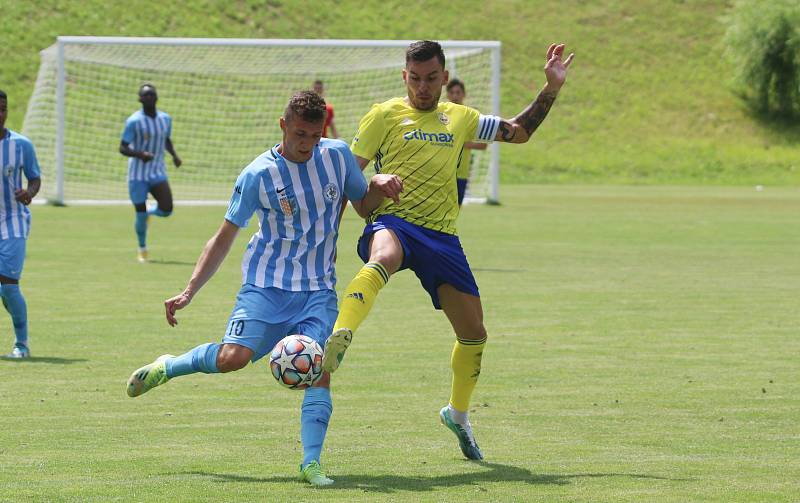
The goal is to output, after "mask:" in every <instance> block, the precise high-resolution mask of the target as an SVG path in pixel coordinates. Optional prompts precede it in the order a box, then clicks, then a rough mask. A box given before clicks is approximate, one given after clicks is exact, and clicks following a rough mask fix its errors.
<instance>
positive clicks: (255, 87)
mask: <svg viewBox="0 0 800 503" xmlns="http://www.w3.org/2000/svg"><path fill="white" fill-rule="evenodd" d="M445 47H446V51H445V52H446V57H447V67H448V69H449V70H450V73H451V77H456V76H457V77H458V78H459V79H461V80H462V81H464V82H465V84H466V88H467V101H466V104H467V105H470V106H472V107H474V108H477V109H478V110H481V111H482V112H483V113H487V114H488V113H491V112H492V110H491V108H490V107H491V103H492V87H491V82H492V78H491V64H490V55H491V49H485V48H475V47H462V48H459V47H448V46H445ZM404 54H405V49H404V47H379V46H376V47H361V46H359V47H335V46H332V47H329V46H286V45H277V46H270V45H262V46H242V45H233V46H229V45H175V44H165V45H158V44H148V45H141V44H135V43H130V44H128V43H119V42H117V43H113V44H99V43H75V42H69V43H65V44H64V70H65V80H64V85H65V101H64V107H65V108H64V123H63V137H64V162H63V180H64V183H63V193H64V197H63V199H64V200H65V201H66V202H67V203H70V202H74V203H78V202H98V203H102V202H127V201H128V192H127V158H125V157H123V156H122V155H120V153H119V151H118V148H119V143H120V137H121V133H122V129H123V126H124V123H125V120H126V118H127V117H128V116H129V115H130V114H131V113H133V112H134V111H136V110H138V109H139V108H140V104H139V103H138V96H137V92H138V89H139V87H140V86H141V85H142V84H143V83H152V84H153V85H155V87H156V89H157V90H158V96H159V101H158V105H157V106H158V108H159V110H163V111H165V112H167V113H168V114H170V115H171V116H172V119H173V130H172V141H173V144H174V145H175V149H176V151H177V152H178V154H179V155H180V156H181V158H182V159H183V166H182V167H181V168H179V169H176V168H175V167H174V166H173V165H172V163H171V159H170V157H169V155H167V156H166V159H165V160H166V163H167V172H168V176H169V180H170V185H171V187H172V192H173V196H174V198H175V199H176V201H179V202H180V201H184V202H198V203H202V202H225V201H227V200H228V198H229V196H230V191H231V187H232V186H233V182H234V180H235V178H236V176H237V175H238V173H239V172H240V171H241V170H242V168H243V167H244V166H246V165H247V164H248V163H249V162H250V161H251V160H252V159H253V158H254V157H256V156H257V155H259V154H261V153H262V152H263V151H265V150H266V149H268V148H270V147H271V146H273V145H274V144H276V143H278V142H279V141H280V139H281V130H280V127H279V125H278V118H279V117H280V116H281V114H282V112H283V108H284V107H285V105H286V102H287V100H288V98H289V96H290V95H291V94H292V93H293V92H294V91H297V90H301V89H309V88H311V86H312V83H313V82H314V81H315V80H317V79H320V80H322V81H323V82H324V84H325V93H326V94H325V99H326V101H328V102H329V103H331V104H332V105H333V107H334V113H335V123H336V126H337V129H338V132H339V135H340V136H341V138H342V139H343V140H345V141H347V142H348V143H349V142H350V141H351V140H352V137H353V135H354V133H355V131H356V129H357V126H358V121H359V119H360V118H361V117H362V116H363V115H364V114H365V113H366V112H367V111H368V110H369V108H370V106H371V105H372V104H373V103H378V102H382V101H385V100H387V99H389V98H391V97H394V96H403V95H405V88H404V85H403V82H402V79H401V69H402V67H403V65H404V61H405V59H404V58H405V56H404ZM57 55H58V51H57V46H56V45H54V46H52V47H50V48H48V49H46V50H44V51H42V53H41V66H40V70H39V74H38V78H37V82H36V87H35V90H34V92H33V95H32V97H31V100H30V102H29V105H28V111H27V114H26V116H25V123H24V128H23V132H24V134H26V135H27V136H29V137H30V138H31V140H32V141H33V142H34V145H35V146H36V148H37V153H38V156H39V162H40V165H41V167H42V178H43V186H42V194H43V195H44V196H45V197H46V198H47V199H48V200H54V199H57V186H56V179H57V176H56V169H57V167H56V141H57V128H58V120H57V105H56V103H57V79H58V71H57V69H58V61H57ZM442 96H443V98H442V99H444V97H445V94H444V92H443V95H442ZM471 155H472V156H473V162H472V173H471V176H470V185H469V193H468V195H469V196H470V197H471V198H477V199H481V198H485V197H487V194H488V190H489V188H488V187H489V180H488V173H489V169H488V166H489V155H488V151H485V150H484V151H473V152H472V153H471ZM365 172H366V173H367V174H370V173H372V172H373V171H372V168H371V167H368V168H367V170H366V171H365Z"/></svg>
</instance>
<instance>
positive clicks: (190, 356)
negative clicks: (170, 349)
mask: <svg viewBox="0 0 800 503" xmlns="http://www.w3.org/2000/svg"><path fill="white" fill-rule="evenodd" d="M219 348H220V345H219V344H217V343H215V342H209V343H207V344H201V345H199V346H197V347H196V348H194V349H193V350H191V351H189V352H188V353H183V354H182V355H180V356H176V357H175V358H168V359H167V360H166V361H165V362H164V366H165V368H166V370H167V377H169V378H170V379H172V378H173V377H178V376H185V375H188V374H194V373H196V372H202V373H204V374H216V373H218V372H219V369H218V368H217V353H219Z"/></svg>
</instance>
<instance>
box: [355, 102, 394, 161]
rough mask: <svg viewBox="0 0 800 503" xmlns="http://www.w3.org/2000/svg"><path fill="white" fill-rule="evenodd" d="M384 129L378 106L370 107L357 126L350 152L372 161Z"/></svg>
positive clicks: (381, 111) (381, 112)
mask: <svg viewBox="0 0 800 503" xmlns="http://www.w3.org/2000/svg"><path fill="white" fill-rule="evenodd" d="M384 129H385V127H384V120H383V110H382V109H381V107H380V105H372V108H371V109H370V110H369V112H367V114H366V115H365V116H364V117H363V118H362V119H361V122H360V123H359V124H358V131H356V136H355V137H354V138H353V143H352V144H351V145H350V150H352V151H353V154H355V155H357V156H359V157H361V158H364V159H369V160H372V159H374V158H375V154H376V153H377V152H378V148H380V146H381V142H382V141H383V134H384Z"/></svg>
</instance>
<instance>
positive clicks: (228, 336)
mask: <svg viewBox="0 0 800 503" xmlns="http://www.w3.org/2000/svg"><path fill="white" fill-rule="evenodd" d="M324 120H325V101H324V100H323V99H322V98H321V97H320V96H319V95H317V94H316V93H313V92H311V91H301V92H299V93H296V94H295V95H293V96H292V98H291V100H290V101H289V104H288V105H287V107H286V110H285V112H284V116H283V117H282V118H281V119H280V126H281V130H282V131H283V140H282V141H281V143H279V144H278V145H276V146H275V147H273V148H271V149H269V150H268V151H266V152H264V153H263V154H261V155H260V156H258V157H257V158H256V159H255V160H253V162H251V163H250V165H249V166H247V167H246V168H245V169H244V170H243V171H242V173H241V174H240V175H239V178H238V179H237V180H236V185H235V187H234V190H233V195H232V196H231V200H230V204H229V205H228V211H227V213H226V214H225V220H223V222H222V226H221V227H220V228H219V230H218V231H217V233H216V234H215V235H214V236H213V237H212V238H211V240H210V241H209V242H208V244H206V247H205V249H204V250H203V252H202V254H201V255H200V258H199V259H198V261H197V265H196V266H195V269H194V272H193V273H192V277H191V279H190V280H189V283H188V285H187V286H186V288H185V289H184V291H183V292H182V293H180V294H179V295H176V296H175V297H172V298H170V299H168V300H167V301H166V302H165V307H166V317H167V321H168V322H169V324H170V325H172V326H175V325H176V324H177V320H176V318H175V312H176V311H177V310H178V309H183V308H185V307H186V306H188V305H189V303H190V302H191V300H192V298H193V297H194V296H195V295H196V294H197V292H198V291H199V290H200V288H202V286H203V285H204V284H205V283H206V282H207V281H208V280H209V279H211V276H212V275H213V274H214V272H215V271H216V270H217V268H218V267H219V266H220V264H221V263H222V261H223V260H224V259H225V257H226V255H227V254H228V251H229V250H230V248H231V245H232V244H233V241H234V239H235V237H236V235H237V233H238V232H239V229H241V228H243V227H247V224H248V222H249V220H250V218H251V217H252V215H253V214H254V213H257V214H258V216H259V220H260V226H259V230H258V232H256V234H254V235H253V237H252V238H251V239H250V242H249V244H248V245H247V249H246V250H245V252H244V258H243V259H242V288H241V290H240V291H239V294H238V296H237V298H236V304H235V306H234V308H233V312H232V314H231V316H230V318H229V320H228V325H227V330H226V331H225V334H224V336H223V337H222V343H221V344H217V343H208V344H202V345H200V346H197V347H196V348H194V349H192V350H191V351H189V352H187V353H185V354H183V355H181V356H178V357H175V356H171V355H163V356H161V357H159V358H158V359H156V361H154V362H153V363H151V364H149V365H146V366H144V367H142V368H140V369H138V370H136V371H135V372H134V373H133V374H132V375H131V377H130V379H129V380H128V388H127V393H128V395H129V396H131V397H136V396H139V395H141V394H142V393H145V392H147V391H148V390H150V389H152V388H154V387H155V386H158V385H161V384H164V383H166V382H167V381H168V380H169V379H173V378H175V377H178V376H182V375H187V374H193V373H196V372H204V373H217V372H231V371H234V370H239V369H241V368H243V367H244V366H246V365H247V363H248V362H250V361H253V362H255V361H257V360H258V359H260V358H261V357H263V356H264V355H266V354H268V353H269V352H270V351H272V348H273V347H274V346H275V344H276V343H277V342H278V341H280V340H281V339H282V338H283V337H285V336H286V335H290V334H304V335H307V336H309V337H311V338H313V339H315V340H317V341H318V342H319V343H320V344H321V345H324V342H325V339H326V338H327V337H328V335H329V334H330V332H331V330H332V328H333V323H334V321H335V320H336V315H337V313H338V310H337V301H336V291H335V289H334V287H335V283H336V275H335V271H334V260H335V257H336V238H337V235H338V229H339V221H340V215H341V210H342V207H343V205H344V204H345V202H346V199H345V198H347V199H349V200H350V201H352V203H353V207H354V208H355V210H356V211H357V212H358V214H359V215H361V216H362V217H366V216H367V215H369V213H370V212H371V211H373V210H374V209H375V208H377V207H378V205H379V204H380V203H381V202H382V201H383V200H384V198H385V197H391V198H393V199H395V200H399V193H400V191H401V190H402V182H401V180H400V179H399V177H397V176H395V175H375V176H373V177H372V179H371V180H370V183H369V185H368V184H367V182H366V181H365V180H364V177H363V175H362V173H361V170H360V169H359V167H358V164H357V163H356V160H355V158H354V157H353V155H352V154H351V153H350V149H349V148H348V147H347V144H346V143H344V142H342V141H339V140H331V139H327V138H321V135H322V128H323V124H324ZM329 386H330V375H329V374H328V373H325V374H324V375H323V377H322V378H321V379H320V381H319V382H318V383H317V384H315V385H314V386H312V387H310V388H308V389H306V390H305V397H304V399H303V404H302V409H301V417H300V421H301V431H300V436H301V439H302V443H303V462H302V464H301V465H300V475H301V479H302V480H305V481H308V482H309V483H311V484H312V485H328V484H331V483H333V481H332V480H331V479H329V478H327V477H326V476H325V474H324V473H323V472H322V469H321V466H320V454H321V451H322V443H323V440H324V438H325V434H326V431H327V427H328V420H329V419H330V416H331V412H332V410H333V406H332V402H331V395H330V390H329Z"/></svg>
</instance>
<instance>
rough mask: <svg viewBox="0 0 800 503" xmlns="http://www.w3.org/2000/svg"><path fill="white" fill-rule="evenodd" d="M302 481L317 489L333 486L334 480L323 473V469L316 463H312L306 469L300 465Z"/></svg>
mask: <svg viewBox="0 0 800 503" xmlns="http://www.w3.org/2000/svg"><path fill="white" fill-rule="evenodd" d="M300 480H301V481H304V482H308V483H309V484H311V485H312V486H317V487H323V486H329V485H331V484H333V479H329V478H328V477H326V476H325V474H324V473H322V467H321V466H320V465H319V463H317V462H316V461H312V462H310V463H309V464H307V465H306V467H305V468H303V465H300Z"/></svg>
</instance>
